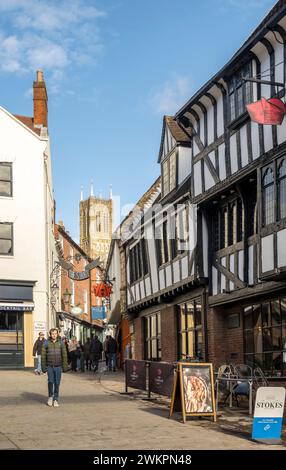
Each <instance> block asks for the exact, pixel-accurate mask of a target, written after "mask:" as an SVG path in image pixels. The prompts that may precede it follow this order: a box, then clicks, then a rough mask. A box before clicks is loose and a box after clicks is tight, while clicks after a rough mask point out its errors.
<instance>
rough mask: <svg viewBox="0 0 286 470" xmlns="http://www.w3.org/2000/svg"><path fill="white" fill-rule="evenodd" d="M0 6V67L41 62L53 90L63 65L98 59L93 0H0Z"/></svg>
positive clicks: (21, 68) (25, 68)
mask: <svg viewBox="0 0 286 470" xmlns="http://www.w3.org/2000/svg"><path fill="white" fill-rule="evenodd" d="M0 12H1V15H0V71H2V72H5V73H7V72H9V73H26V72H35V70H36V69H39V68H42V69H43V70H44V72H45V76H47V75H48V78H49V85H50V88H51V89H52V90H53V91H54V92H56V91H58V90H59V85H60V81H61V80H62V79H63V78H64V75H65V70H67V69H68V68H69V67H72V68H73V74H74V69H75V68H76V67H80V66H82V65H83V64H84V65H91V66H94V65H96V63H97V60H98V57H99V56H100V54H102V51H103V49H104V45H103V43H102V37H101V32H100V29H99V26H98V21H99V18H101V17H103V16H105V13H104V12H103V11H101V10H99V9H98V8H96V6H95V2H94V0H61V1H56V0H0ZM51 80H52V82H53V83H51Z"/></svg>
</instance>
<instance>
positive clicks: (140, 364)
mask: <svg viewBox="0 0 286 470" xmlns="http://www.w3.org/2000/svg"><path fill="white" fill-rule="evenodd" d="M125 380H126V386H127V387H132V388H137V389H139V390H146V365H145V361H135V360H133V359H127V360H126V362H125Z"/></svg>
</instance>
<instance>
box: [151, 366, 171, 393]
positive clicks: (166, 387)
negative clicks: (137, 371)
mask: <svg viewBox="0 0 286 470" xmlns="http://www.w3.org/2000/svg"><path fill="white" fill-rule="evenodd" d="M173 388H174V366H173V364H169V363H167V362H166V363H164V362H150V365H149V392H153V393H158V394H159V395H164V396H167V397H170V396H171V395H172V391H173Z"/></svg>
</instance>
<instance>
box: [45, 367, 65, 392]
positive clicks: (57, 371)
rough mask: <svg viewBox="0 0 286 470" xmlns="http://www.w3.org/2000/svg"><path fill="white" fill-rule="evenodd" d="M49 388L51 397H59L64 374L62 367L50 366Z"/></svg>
mask: <svg viewBox="0 0 286 470" xmlns="http://www.w3.org/2000/svg"><path fill="white" fill-rule="evenodd" d="M47 372H48V389H49V398H50V397H53V399H54V400H58V399H59V388H60V383H61V376H62V367H61V366H58V367H52V366H48V369H47Z"/></svg>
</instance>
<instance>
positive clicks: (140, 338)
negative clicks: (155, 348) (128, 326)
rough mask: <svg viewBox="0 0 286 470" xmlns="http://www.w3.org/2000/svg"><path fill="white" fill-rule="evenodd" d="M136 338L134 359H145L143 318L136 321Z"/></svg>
mask: <svg viewBox="0 0 286 470" xmlns="http://www.w3.org/2000/svg"><path fill="white" fill-rule="evenodd" d="M134 336H135V357H134V359H137V360H141V359H144V332H143V318H142V317H138V318H135V319H134Z"/></svg>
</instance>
